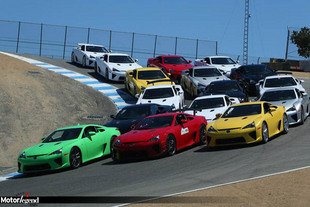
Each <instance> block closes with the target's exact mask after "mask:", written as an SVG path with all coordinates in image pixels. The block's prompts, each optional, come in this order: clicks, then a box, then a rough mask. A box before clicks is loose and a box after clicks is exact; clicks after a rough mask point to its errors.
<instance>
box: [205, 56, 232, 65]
mask: <svg viewBox="0 0 310 207" xmlns="http://www.w3.org/2000/svg"><path fill="white" fill-rule="evenodd" d="M211 60H212V64H218V65H231V64H236V62H235V61H233V60H232V59H231V58H225V57H221V58H220V57H216V58H211Z"/></svg>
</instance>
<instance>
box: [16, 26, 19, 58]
mask: <svg viewBox="0 0 310 207" xmlns="http://www.w3.org/2000/svg"><path fill="white" fill-rule="evenodd" d="M19 35H20V22H18V30H17V40H16V53H18V47H19Z"/></svg>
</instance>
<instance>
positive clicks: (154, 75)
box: [138, 70, 166, 80]
mask: <svg viewBox="0 0 310 207" xmlns="http://www.w3.org/2000/svg"><path fill="white" fill-rule="evenodd" d="M162 78H166V76H165V75H164V73H163V72H162V71H161V70H145V71H139V72H138V79H141V80H153V79H162Z"/></svg>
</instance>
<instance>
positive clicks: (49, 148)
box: [24, 139, 77, 156]
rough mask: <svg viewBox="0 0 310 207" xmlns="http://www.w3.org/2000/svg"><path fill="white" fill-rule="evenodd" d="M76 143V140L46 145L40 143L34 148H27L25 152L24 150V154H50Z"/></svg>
mask: <svg viewBox="0 0 310 207" xmlns="http://www.w3.org/2000/svg"><path fill="white" fill-rule="evenodd" d="M76 141H77V139H73V140H67V141H61V142H48V143H43V142H42V143H39V144H37V145H35V146H32V147H29V148H27V149H26V150H24V152H25V153H26V156H33V155H44V154H50V153H52V152H54V151H56V150H59V149H61V148H64V147H66V146H68V145H71V144H73V143H74V142H76Z"/></svg>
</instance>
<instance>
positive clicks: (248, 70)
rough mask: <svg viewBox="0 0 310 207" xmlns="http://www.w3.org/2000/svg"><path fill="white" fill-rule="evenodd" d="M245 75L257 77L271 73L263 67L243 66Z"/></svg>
mask: <svg viewBox="0 0 310 207" xmlns="http://www.w3.org/2000/svg"><path fill="white" fill-rule="evenodd" d="M243 68H244V71H245V74H249V75H259V74H266V73H270V72H272V71H271V70H270V69H269V68H267V67H266V66H265V65H251V66H244V67H243Z"/></svg>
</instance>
